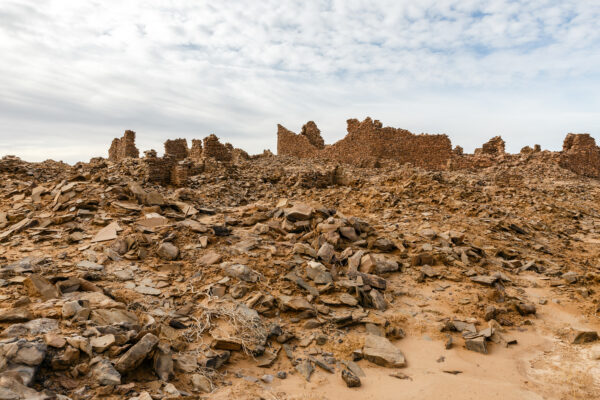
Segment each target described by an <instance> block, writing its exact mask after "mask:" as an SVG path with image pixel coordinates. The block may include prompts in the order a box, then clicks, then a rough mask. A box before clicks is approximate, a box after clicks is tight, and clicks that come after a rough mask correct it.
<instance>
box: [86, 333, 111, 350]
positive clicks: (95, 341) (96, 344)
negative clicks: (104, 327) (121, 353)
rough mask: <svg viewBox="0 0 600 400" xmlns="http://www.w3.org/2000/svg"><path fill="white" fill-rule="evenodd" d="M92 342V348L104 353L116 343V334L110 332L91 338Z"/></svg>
mask: <svg viewBox="0 0 600 400" xmlns="http://www.w3.org/2000/svg"><path fill="white" fill-rule="evenodd" d="M90 344H91V345H92V349H93V350H94V351H95V352H97V353H102V352H103V351H105V350H106V349H108V348H109V347H110V346H112V345H113V344H115V335H113V334H108V335H104V336H97V337H94V338H92V339H90Z"/></svg>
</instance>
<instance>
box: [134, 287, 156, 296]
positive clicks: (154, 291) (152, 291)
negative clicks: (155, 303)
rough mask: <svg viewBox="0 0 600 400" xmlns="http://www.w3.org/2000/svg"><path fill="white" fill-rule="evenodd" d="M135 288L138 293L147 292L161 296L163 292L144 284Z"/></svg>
mask: <svg viewBox="0 0 600 400" xmlns="http://www.w3.org/2000/svg"><path fill="white" fill-rule="evenodd" d="M134 290H135V291H136V292H138V293H141V294H147V295H150V296H159V295H160V294H161V293H162V292H161V291H160V290H159V289H156V288H153V287H149V286H143V285H142V286H136V287H135V289H134Z"/></svg>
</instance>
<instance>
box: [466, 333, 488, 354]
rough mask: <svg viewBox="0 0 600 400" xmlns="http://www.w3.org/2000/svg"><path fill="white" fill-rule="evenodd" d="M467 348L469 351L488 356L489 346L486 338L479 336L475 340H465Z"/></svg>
mask: <svg viewBox="0 0 600 400" xmlns="http://www.w3.org/2000/svg"><path fill="white" fill-rule="evenodd" d="M465 346H466V347H467V349H468V350H471V351H476V352H478V353H481V354H487V353H488V351H487V345H486V341H485V337H483V336H477V337H474V338H465Z"/></svg>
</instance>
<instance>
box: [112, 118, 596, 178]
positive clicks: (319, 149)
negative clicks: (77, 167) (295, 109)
mask: <svg viewBox="0 0 600 400" xmlns="http://www.w3.org/2000/svg"><path fill="white" fill-rule="evenodd" d="M347 131H348V134H347V135H346V136H345V137H344V138H343V139H341V140H339V141H338V142H336V143H334V144H331V145H326V144H325V141H324V140H323V137H322V136H321V131H320V130H319V128H318V127H317V125H316V124H315V123H314V122H313V121H309V122H307V123H306V124H305V125H304V126H303V127H302V129H301V131H300V133H299V134H296V133H294V132H292V131H290V130H288V129H286V128H285V127H283V126H282V125H277V153H278V155H282V156H293V157H297V158H315V159H325V160H334V161H338V162H340V163H344V164H351V165H356V166H361V167H377V166H379V165H380V164H381V163H382V162H384V161H394V162H398V163H400V164H407V163H410V164H412V165H414V166H417V167H422V168H425V169H429V170H458V169H479V168H488V167H491V166H494V165H496V164H498V163H499V162H501V161H502V160H505V159H508V160H511V159H515V157H532V156H533V155H535V154H536V153H544V154H545V155H546V156H547V159H548V160H550V162H556V163H558V164H559V165H560V166H561V167H562V168H565V169H568V170H570V171H572V172H574V173H576V174H578V175H582V176H587V177H592V178H600V147H598V146H596V141H595V140H594V138H592V137H591V136H590V135H589V134H587V133H581V134H575V133H569V134H568V135H567V137H566V138H565V141H564V144H563V150H562V151H561V152H557V153H552V152H548V151H545V152H542V150H541V148H540V145H537V144H536V145H535V146H534V147H533V148H532V147H529V146H525V147H524V148H523V149H521V151H520V153H519V154H508V153H506V149H505V142H504V140H503V139H502V138H501V137H500V136H495V137H493V138H492V139H490V140H489V141H488V142H486V143H484V144H483V145H482V146H481V147H480V148H477V149H475V152H474V153H473V154H464V152H463V149H462V147H460V146H456V147H455V148H454V149H453V148H452V144H451V142H450V139H449V138H448V136H447V135H439V134H437V135H430V134H420V135H415V134H413V133H411V132H410V131H408V130H405V129H399V128H392V127H384V126H383V125H382V123H381V122H380V121H378V120H372V119H371V118H369V117H367V118H366V119H365V120H364V121H362V122H361V121H359V120H357V119H349V120H348V121H347ZM164 146H165V153H164V156H163V157H158V156H157V153H156V151H154V150H149V151H146V152H145V153H144V154H145V157H144V159H143V160H144V163H145V166H146V180H147V181H148V182H155V183H159V184H161V185H168V184H173V185H177V186H182V185H185V184H186V182H187V180H188V177H189V176H193V175H195V174H198V173H200V172H202V171H203V170H205V169H206V168H213V167H214V165H215V163H219V162H220V163H226V164H232V163H238V162H239V161H241V160H248V159H250V156H249V155H248V153H246V152H245V151H243V150H241V149H236V148H234V147H233V146H232V145H231V144H229V143H225V144H223V143H221V142H220V141H219V138H218V137H217V136H215V135H209V136H207V137H205V138H204V139H203V140H200V139H193V140H192V147H191V148H188V144H187V140H186V139H174V140H172V139H170V140H167V141H166V142H165V144H164ZM108 158H109V160H111V161H121V160H123V159H126V158H139V150H138V149H137V148H136V147H135V132H134V131H131V130H127V131H125V134H124V135H123V137H122V138H116V139H114V140H113V141H112V144H111V146H110V149H109V151H108Z"/></svg>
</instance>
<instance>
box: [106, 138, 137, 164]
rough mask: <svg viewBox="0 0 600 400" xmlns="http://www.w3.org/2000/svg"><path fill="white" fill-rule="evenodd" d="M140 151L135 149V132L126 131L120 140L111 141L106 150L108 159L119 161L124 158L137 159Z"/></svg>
mask: <svg viewBox="0 0 600 400" xmlns="http://www.w3.org/2000/svg"><path fill="white" fill-rule="evenodd" d="M139 156H140V151H139V150H138V149H137V147H135V132H134V131H130V130H126V131H125V134H124V135H123V137H122V138H115V139H113V141H112V143H111V145H110V149H108V159H109V160H111V161H120V160H122V159H124V158H128V157H131V158H138V157H139Z"/></svg>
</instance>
